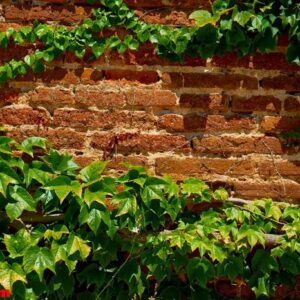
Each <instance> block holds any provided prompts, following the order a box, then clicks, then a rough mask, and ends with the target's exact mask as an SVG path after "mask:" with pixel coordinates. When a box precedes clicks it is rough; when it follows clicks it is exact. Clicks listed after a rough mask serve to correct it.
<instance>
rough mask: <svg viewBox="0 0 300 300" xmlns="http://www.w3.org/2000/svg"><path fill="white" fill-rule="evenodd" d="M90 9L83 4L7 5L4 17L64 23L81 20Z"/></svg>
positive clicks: (85, 17)
mask: <svg viewBox="0 0 300 300" xmlns="http://www.w3.org/2000/svg"><path fill="white" fill-rule="evenodd" d="M90 13H91V9H90V8H89V7H83V6H70V5H63V6H59V5H58V6H55V5H51V6H30V5H8V6H5V7H4V17H5V19H6V20H8V21H19V22H30V21H34V20H39V21H43V22H44V21H58V22H61V23H65V24H73V23H79V22H82V21H83V20H84V19H87V18H88V17H89V16H90Z"/></svg>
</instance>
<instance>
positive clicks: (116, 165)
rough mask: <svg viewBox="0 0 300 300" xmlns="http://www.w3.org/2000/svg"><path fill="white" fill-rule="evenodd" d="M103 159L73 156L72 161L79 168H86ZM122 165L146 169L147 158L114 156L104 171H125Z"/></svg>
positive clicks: (84, 155)
mask: <svg viewBox="0 0 300 300" xmlns="http://www.w3.org/2000/svg"><path fill="white" fill-rule="evenodd" d="M101 159H103V156H102V155H100V156H99V155H88V154H83V155H75V156H74V160H75V162H76V163H77V164H78V165H80V166H81V167H86V166H87V165H89V164H91V163H92V162H94V161H96V160H101ZM124 163H125V164H126V163H127V164H131V165H135V166H142V167H147V166H148V158H147V157H145V156H142V155H129V156H123V155H118V156H114V157H113V158H111V159H110V161H109V164H108V165H107V168H106V171H109V170H117V171H125V170H127V168H126V167H125V165H124Z"/></svg>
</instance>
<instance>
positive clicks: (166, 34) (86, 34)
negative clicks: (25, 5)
mask: <svg viewBox="0 0 300 300" xmlns="http://www.w3.org/2000/svg"><path fill="white" fill-rule="evenodd" d="M88 2H90V3H95V2H96V1H95V0H89V1H88ZM100 2H101V4H102V6H101V7H100V8H98V9H94V10H93V14H92V15H93V17H92V18H90V19H86V20H85V21H84V22H83V23H82V24H81V25H80V26H78V27H76V28H71V29H70V28H67V27H65V26H51V25H47V24H42V23H39V22H35V24H34V25H33V26H32V27H30V26H24V27H22V28H21V29H20V30H14V29H8V30H7V31H6V32H1V33H0V47H2V48H6V47H9V45H11V43H15V44H18V45H28V44H33V43H38V45H39V47H40V49H39V50H37V51H36V52H35V53H33V54H29V55H27V56H25V57H24V59H22V60H14V59H13V60H11V61H9V62H7V63H6V64H4V65H2V66H0V83H4V82H6V81H8V80H10V79H14V78H16V77H17V76H18V75H24V74H26V73H27V72H28V70H30V69H32V70H33V71H34V72H43V71H44V69H45V64H49V63H51V62H52V61H53V60H54V59H55V58H57V57H59V56H61V55H63V54H64V53H66V52H73V53H75V55H76V56H77V57H79V58H83V57H84V55H85V53H86V51H87V50H88V49H91V50H92V54H91V56H90V57H89V59H93V58H98V57H100V56H101V55H103V54H104V53H105V52H106V51H109V50H116V51H118V52H119V53H124V52H125V51H126V50H128V49H131V50H138V48H139V46H140V44H143V43H146V42H150V43H152V44H153V45H154V46H155V51H156V53H157V54H158V55H160V56H162V57H166V58H169V59H171V60H176V61H182V60H183V58H184V56H185V55H187V56H198V57H202V58H209V57H212V56H213V55H223V54H224V53H226V52H228V51H236V52H237V53H238V54H239V56H244V55H247V54H253V53H255V52H256V51H260V52H266V51H269V50H274V49H275V48H276V45H277V42H278V38H279V37H280V36H281V35H283V34H287V35H288V38H289V45H288V47H287V50H286V57H287V61H288V62H289V63H292V62H294V63H296V64H298V65H300V34H299V25H300V22H299V17H300V4H299V2H298V1H297V0H280V1H274V0H261V1H257V0H251V1H250V0H247V1H239V0H216V1H214V3H213V4H212V9H211V12H208V11H203V10H199V11H195V12H193V13H192V14H191V16H190V17H191V19H194V20H195V26H190V27H188V26H181V27H178V28H174V27H171V26H166V25H159V24H147V23H145V22H143V21H141V20H140V19H139V18H138V17H137V16H136V15H135V14H134V11H133V10H131V9H129V8H128V7H127V6H126V5H125V4H124V3H123V0H101V1H100ZM117 28H125V29H126V30H127V31H128V34H127V35H126V36H125V37H124V39H121V38H120V37H119V36H118V35H117V34H114V35H112V36H109V37H106V38H99V33H100V32H102V31H104V30H106V29H117Z"/></svg>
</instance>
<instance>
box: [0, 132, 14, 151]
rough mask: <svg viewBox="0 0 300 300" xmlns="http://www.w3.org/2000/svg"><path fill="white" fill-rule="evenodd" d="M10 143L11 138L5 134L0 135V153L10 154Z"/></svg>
mask: <svg viewBox="0 0 300 300" xmlns="http://www.w3.org/2000/svg"><path fill="white" fill-rule="evenodd" d="M11 143H13V140H12V139H10V138H8V137H6V136H0V153H4V154H11V147H10V144H11Z"/></svg>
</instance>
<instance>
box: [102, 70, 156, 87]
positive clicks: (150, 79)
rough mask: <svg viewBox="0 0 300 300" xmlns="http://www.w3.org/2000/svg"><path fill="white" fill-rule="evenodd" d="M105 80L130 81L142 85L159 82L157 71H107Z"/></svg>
mask: <svg viewBox="0 0 300 300" xmlns="http://www.w3.org/2000/svg"><path fill="white" fill-rule="evenodd" d="M104 74H105V78H106V79H109V80H121V79H124V80H128V81H137V82H140V83H145V84H151V83H155V82H158V81H159V76H158V74H157V72H155V71H131V70H106V71H104Z"/></svg>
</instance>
